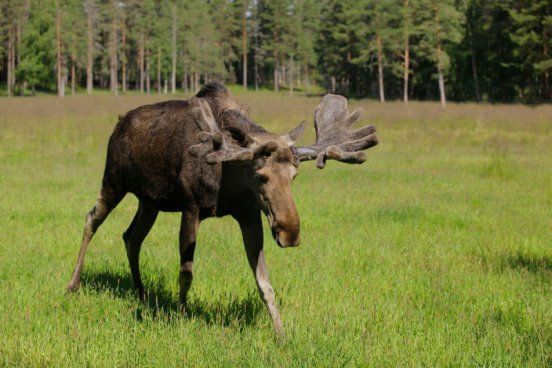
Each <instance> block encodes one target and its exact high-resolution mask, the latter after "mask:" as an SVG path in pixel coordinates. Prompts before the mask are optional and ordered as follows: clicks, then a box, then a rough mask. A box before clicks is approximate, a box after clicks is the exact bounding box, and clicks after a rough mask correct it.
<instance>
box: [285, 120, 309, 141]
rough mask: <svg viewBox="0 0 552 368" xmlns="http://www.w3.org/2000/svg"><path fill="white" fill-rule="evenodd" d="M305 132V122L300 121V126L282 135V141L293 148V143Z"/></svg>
mask: <svg viewBox="0 0 552 368" xmlns="http://www.w3.org/2000/svg"><path fill="white" fill-rule="evenodd" d="M304 132H305V122H304V121H302V122H301V124H299V125H298V126H297V127H296V128H295V129H293V130H292V131H291V132H289V133H287V134H284V135H282V137H281V138H282V139H283V140H284V141H285V142H286V143H287V144H288V145H290V146H293V144H294V143H295V142H297V141H298V140H299V139H301V137H302V136H303V133H304Z"/></svg>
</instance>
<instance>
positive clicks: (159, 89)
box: [157, 46, 162, 95]
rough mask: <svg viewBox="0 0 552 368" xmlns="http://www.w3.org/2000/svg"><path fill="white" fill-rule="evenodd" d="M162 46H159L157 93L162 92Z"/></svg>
mask: <svg viewBox="0 0 552 368" xmlns="http://www.w3.org/2000/svg"><path fill="white" fill-rule="evenodd" d="M161 84H162V83H161V46H157V94H158V95H160V94H161V88H162V86H161Z"/></svg>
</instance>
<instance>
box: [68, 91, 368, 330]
mask: <svg viewBox="0 0 552 368" xmlns="http://www.w3.org/2000/svg"><path fill="white" fill-rule="evenodd" d="M360 114H361V110H360V109H357V110H355V111H354V112H352V113H349V112H348V110H347V100H346V99H345V98H344V97H342V96H338V95H331V94H328V95H326V96H324V98H323V99H322V102H321V103H320V105H319V106H318V107H317V108H316V110H315V113H314V124H315V129H316V143H315V144H313V145H310V146H302V147H297V146H295V145H294V144H295V142H296V141H297V140H298V139H299V138H300V137H301V136H302V134H303V132H304V129H305V123H304V122H303V123H301V124H300V125H299V126H298V127H297V128H295V129H293V130H292V131H291V132H289V133H287V134H285V135H277V134H274V133H270V132H268V131H266V130H265V129H263V128H262V127H261V126H259V125H257V124H255V123H254V122H253V121H252V120H251V119H250V118H249V117H248V116H247V114H246V113H245V112H244V111H243V110H242V109H241V108H240V106H239V105H238V104H237V103H236V102H235V100H234V99H233V98H232V97H231V96H230V94H229V92H228V91H227V89H226V88H225V87H224V86H223V85H222V84H220V83H218V82H214V83H209V84H207V85H205V86H204V87H203V88H202V89H201V91H200V92H199V93H197V95H196V96H194V97H192V98H190V99H189V100H185V101H183V100H179V101H166V102H161V103H157V104H153V105H146V106H141V107H138V108H136V109H134V110H132V111H130V112H128V113H127V114H126V115H125V116H123V117H120V118H119V122H118V124H117V125H116V127H115V130H114V132H113V134H112V135H111V137H110V139H109V144H108V149H107V159H106V165H105V171H104V176H103V180H102V188H101V191H100V194H99V196H98V199H97V201H96V204H95V205H94V207H92V209H91V210H90V211H89V212H88V213H87V215H86V223H85V227H84V235H83V240H82V244H81V247H80V251H79V254H78V260H77V265H76V267H75V271H74V273H73V276H72V278H71V281H70V282H69V285H68V286H67V289H68V290H69V291H76V290H78V289H79V286H80V278H81V272H82V268H83V264H84V257H85V255H86V251H87V249H88V246H89V244H90V241H91V239H92V237H93V235H94V233H95V232H96V230H97V229H98V227H99V226H100V225H101V224H102V222H103V221H104V220H105V219H106V217H107V216H108V215H109V213H110V212H111V211H112V210H113V209H114V208H115V206H117V204H118V203H119V202H120V201H121V200H122V199H123V197H124V196H125V194H126V193H129V192H130V193H133V194H134V195H135V196H136V197H137V198H138V200H139V205H138V210H137V212H136V215H135V216H134V218H133V220H132V222H131V224H130V226H129V227H128V229H127V230H126V231H125V232H124V234H123V240H124V243H125V247H126V251H127V256H128V261H129V264H130V270H131V273H132V280H133V283H134V286H135V288H136V289H137V291H138V293H139V295H140V297H141V298H143V297H144V286H143V284H142V280H141V277H140V268H139V257H140V248H141V246H142V242H143V240H144V238H145V237H146V235H147V234H148V232H149V231H150V229H151V227H152V226H153V224H154V222H155V219H156V217H157V214H158V212H159V211H169V212H181V213H182V220H181V227H180V236H179V249H180V273H179V287H180V293H179V305H180V308H181V310H182V311H184V310H185V307H186V299H187V295H188V291H189V290H190V286H191V284H192V279H193V271H192V269H193V267H192V265H193V259H194V250H195V247H196V234H197V231H198V227H199V224H200V222H201V220H203V219H205V218H209V217H213V216H217V217H221V216H226V215H231V216H233V217H234V218H235V219H236V220H237V222H238V223H239V226H240V229H241V231H242V236H243V242H244V244H245V250H246V253H247V259H248V261H249V265H250V266H251V269H252V270H253V274H254V276H255V280H256V282H257V288H258V290H259V293H260V296H261V297H262V299H263V301H264V303H265V305H266V307H267V309H268V312H269V313H270V316H271V317H272V321H273V324H274V330H275V332H276V334H278V335H282V334H283V329H282V321H281V319H280V315H279V313H278V309H277V307H276V304H275V299H274V290H273V289H272V286H271V284H270V281H269V279H268V271H267V268H266V264H265V258H264V253H263V227H262V219H261V211H262V212H264V213H265V215H266V217H267V218H268V223H269V225H270V228H271V230H272V236H273V237H274V239H275V241H276V243H277V244H278V245H279V246H280V247H282V248H283V247H293V246H298V245H299V243H300V236H299V215H298V214H297V209H296V207H295V203H294V201H293V197H292V193H291V182H292V181H293V179H294V178H295V176H296V175H297V169H298V167H299V163H300V162H302V161H307V160H314V159H316V165H317V166H318V167H319V168H323V167H324V166H325V163H326V160H327V159H333V160H337V161H341V162H346V163H362V162H364V161H365V160H366V154H365V152H363V150H365V149H367V148H370V147H372V146H374V145H376V144H377V143H378V140H377V137H376V135H375V134H374V133H375V131H376V129H375V127H374V126H366V127H364V128H361V129H358V130H355V131H353V130H351V126H352V125H353V124H354V123H355V122H356V121H358V119H359V118H360Z"/></svg>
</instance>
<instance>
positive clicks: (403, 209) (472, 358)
mask: <svg viewBox="0 0 552 368" xmlns="http://www.w3.org/2000/svg"><path fill="white" fill-rule="evenodd" d="M236 97H237V99H238V100H239V101H240V102H242V103H243V104H245V105H247V106H248V107H249V110H250V114H251V116H252V117H253V118H254V119H255V120H256V121H258V122H259V123H261V124H262V125H263V126H265V127H266V128H268V129H269V130H272V131H276V132H281V133H284V132H286V131H288V130H289V129H290V128H292V127H294V126H295V125H296V124H297V123H298V122H300V121H301V120H307V123H308V124H309V128H308V134H307V135H306V137H305V138H304V142H311V141H312V140H313V139H314V133H313V129H312V115H313V111H314V108H315V107H316V105H317V104H318V103H319V101H320V97H302V96H295V97H289V96H286V95H276V94H273V93H269V92H261V93H258V94H255V93H252V92H249V93H247V92H239V93H236ZM168 98H170V97H168V96H151V97H146V96H119V97H117V98H114V97H109V96H92V97H87V96H76V97H66V98H64V99H58V98H56V97H35V98H17V99H7V98H3V99H0V188H2V189H1V190H2V193H1V195H0V224H1V225H0V226H1V231H0V366H6V367H13V366H25V367H34V366H38V367H45V366H52V367H64V366H67V367H84V366H87V367H130V366H132V367H134V366H143V367H176V366H194V367H198V366H205V367H217V366H220V367H227V366H240V367H348V366H351V367H357V366H361V367H386V366H389V367H395V366H408V367H410V366H427V367H456V366H458V367H464V366H477V367H520V366H523V367H550V366H551V365H552V236H551V232H552V106H537V107H528V106H518V105H495V106H491V105H475V104H452V103H451V104H449V106H448V107H447V108H446V110H442V109H441V108H440V106H439V105H438V104H436V103H418V102H412V103H409V104H408V105H407V106H405V105H403V104H402V103H398V102H391V103H386V104H379V103H376V102H373V101H368V100H353V101H350V105H351V107H353V108H354V107H357V106H362V107H364V108H365V110H366V111H365V114H364V117H363V119H362V120H361V121H362V122H363V123H372V124H375V125H377V127H378V131H379V136H380V139H381V142H380V145H378V146H377V147H375V148H373V149H371V150H369V151H368V161H367V162H366V163H365V164H364V165H360V166H358V165H346V164H342V163H337V162H329V164H328V165H327V167H326V168H325V169H324V170H318V169H316V167H315V165H314V163H313V162H306V163H303V164H302V165H301V168H300V174H299V176H298V177H297V179H296V181H295V182H294V187H293V189H294V197H295V201H296V203H297V206H298V210H299V213H300V216H301V221H302V245H301V246H300V247H298V248H294V249H280V248H278V246H277V245H276V244H275V243H274V241H273V240H272V238H271V236H270V234H269V231H266V232H265V252H266V257H267V263H268V267H269V271H270V275H271V281H272V285H273V286H274V289H275V291H276V298H277V303H278V305H279V308H280V313H281V315H282V319H283V323H284V328H285V330H286V334H287V336H286V338H285V339H284V340H278V339H276V338H275V337H274V334H273V331H272V326H271V320H270V318H269V316H268V313H267V312H266V311H265V309H264V306H263V304H262V302H261V300H260V298H259V297H258V295H257V291H256V287H255V283H254V279H253V276H252V274H251V271H250V270H249V267H248V264H247V260H246V257H245V252H244V250H243V246H242V243H241V235H240V232H239V228H238V226H237V224H236V223H235V222H234V221H233V220H232V219H230V218H223V219H209V220H207V221H205V222H203V223H202V225H201V227H200V231H199V239H198V247H197V249H196V257H195V265H194V269H195V278H194V284H193V286H192V289H191V291H190V307H189V314H188V315H186V316H181V315H180V314H179V313H178V312H177V298H178V282H177V276H178V265H179V258H178V228H179V223H180V219H179V215H178V214H174V213H164V214H161V215H160V216H159V218H158V220H157V223H156V225H155V226H154V228H153V230H152V232H151V233H150V235H149V236H148V238H147V239H146V241H145V243H144V246H143V252H142V257H141V267H142V275H143V278H144V281H145V285H146V288H147V289H148V290H149V291H151V292H153V293H152V294H151V295H155V297H151V298H150V299H149V300H148V302H147V303H145V304H142V303H140V302H139V301H138V299H137V297H136V295H135V293H134V292H133V290H132V283H131V279H130V270H129V268H128V264H127V258H126V254H125V250H124V245H123V241H122V238H121V235H122V233H123V231H124V230H125V229H126V227H127V226H128V224H129V223H130V221H131V219H132V217H133V215H134V212H135V209H136V206H137V201H136V199H135V198H134V197H132V195H128V196H127V197H126V198H125V199H124V201H123V202H122V203H121V204H120V205H119V206H118V207H117V208H116V209H115V211H113V212H112V213H111V215H110V216H109V218H108V219H107V220H106V222H105V223H104V224H103V226H102V227H101V228H100V229H99V231H98V233H97V234H96V236H95V238H94V239H93V241H92V244H91V246H90V250H89V253H88V257H87V259H86V261H85V267H84V274H83V285H82V288H81V291H80V292H79V293H77V294H75V295H66V294H65V286H66V284H67V282H68V280H69V278H70V276H71V272H72V270H73V267H74V262H75V261H76V256H77V252H78V248H79V246H80V240H81V236H82V228H83V225H84V215H85V213H86V211H88V210H89V209H90V208H91V207H92V205H93V204H94V201H95V198H96V196H97V193H98V190H99V188H100V182H101V177H102V173H103V165H104V161H105V152H106V144H107V139H108V137H109V135H110V134H111V132H112V129H113V127H114V125H115V123H116V121H117V115H118V114H124V113H125V112H126V111H128V110H129V109H131V108H134V107H136V106H139V105H141V104H145V103H152V102H155V101H160V100H164V99H168ZM177 98H184V97H183V96H178V97H177ZM265 230H266V229H265Z"/></svg>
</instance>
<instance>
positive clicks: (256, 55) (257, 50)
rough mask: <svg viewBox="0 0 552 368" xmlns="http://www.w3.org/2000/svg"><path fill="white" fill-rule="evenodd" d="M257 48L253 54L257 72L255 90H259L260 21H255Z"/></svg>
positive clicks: (255, 71)
mask: <svg viewBox="0 0 552 368" xmlns="http://www.w3.org/2000/svg"><path fill="white" fill-rule="evenodd" d="M255 22H256V23H255V28H254V31H255V48H254V54H253V62H254V67H253V69H254V73H255V91H257V92H259V30H258V28H259V25H258V21H255Z"/></svg>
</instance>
